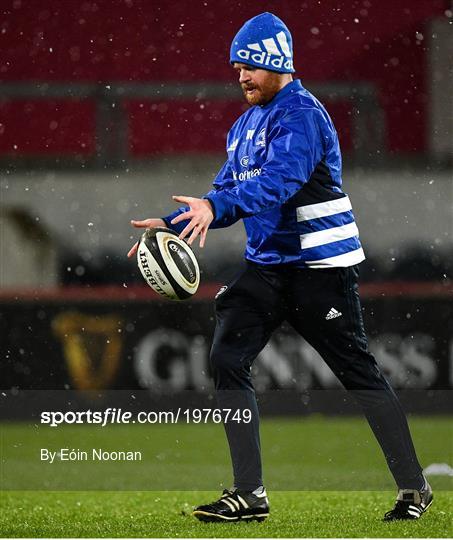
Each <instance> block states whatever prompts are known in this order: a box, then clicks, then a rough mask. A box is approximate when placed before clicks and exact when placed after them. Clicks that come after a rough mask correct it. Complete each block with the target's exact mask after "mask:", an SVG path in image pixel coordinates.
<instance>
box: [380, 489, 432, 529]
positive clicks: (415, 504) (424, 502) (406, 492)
mask: <svg viewBox="0 0 453 540" xmlns="http://www.w3.org/2000/svg"><path fill="white" fill-rule="evenodd" d="M432 502H433V492H432V489H431V486H430V485H429V484H428V482H425V488H424V489H423V490H422V491H417V490H416V489H400V490H399V491H398V497H397V498H396V504H395V508H393V510H390V512H387V513H386V514H385V516H384V521H395V520H397V519H418V518H419V517H420V516H421V515H422V514H423V512H426V510H428V508H429V507H430V506H431V504H432Z"/></svg>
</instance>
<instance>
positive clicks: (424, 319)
mask: <svg viewBox="0 0 453 540" xmlns="http://www.w3.org/2000/svg"><path fill="white" fill-rule="evenodd" d="M217 289H218V287H217V286H206V287H204V288H203V289H202V290H201V291H200V292H199V294H198V295H197V297H196V299H193V300H191V301H189V302H170V301H166V300H160V298H159V297H157V296H156V295H154V293H152V292H151V291H149V290H148V289H146V288H141V287H138V288H132V289H131V288H129V289H127V288H125V289H121V288H100V289H63V290H61V291H60V292H47V293H45V292H41V293H40V294H39V295H37V296H34V295H33V294H27V295H14V294H13V293H12V294H9V295H5V294H4V295H3V297H2V299H1V302H0V305H1V318H0V325H1V326H0V330H1V343H0V350H1V355H2V363H1V387H2V390H3V391H4V392H6V393H10V392H13V393H14V392H16V393H17V392H21V391H28V390H38V391H39V390H76V391H93V390H94V391H110V390H143V391H146V392H145V393H144V394H145V395H147V396H149V399H150V400H154V401H156V400H163V401H165V398H166V397H168V396H172V397H173V398H174V396H180V397H181V396H184V395H185V394H187V393H188V392H189V393H190V392H191V393H196V394H198V395H201V396H205V397H207V398H208V397H209V398H210V397H211V396H212V383H211V380H210V377H209V361H208V357H209V348H210V343H211V338H212V334H213V331H214V325H215V321H214V309H213V298H214V295H215V292H216V291H217ZM450 289H451V288H450ZM450 289H449V288H447V287H442V286H440V285H431V284H422V285H410V284H392V285H379V284H376V285H373V286H371V285H370V286H364V287H362V299H363V314H364V319H365V325H366V328H367V331H368V336H369V341H370V348H371V350H372V351H373V352H374V353H375V355H376V357H377V361H378V363H379V365H380V366H381V368H382V369H383V370H384V372H385V373H386V375H387V376H388V378H389V379H390V381H391V383H392V384H393V386H394V387H395V388H397V389H399V390H401V391H411V392H415V393H416V392H425V394H426V392H427V391H428V392H431V393H437V395H438V396H440V395H442V396H443V397H442V400H443V401H442V405H439V400H437V401H436V400H432V402H431V401H429V400H427V401H426V400H425V403H424V404H423V405H420V404H418V407H415V408H416V409H417V410H420V411H424V410H426V412H436V411H435V410H434V409H433V407H432V406H431V405H432V404H434V403H436V404H437V405H436V406H437V407H440V409H439V410H442V411H444V410H445V408H447V410H448V409H449V408H450V409H451V408H453V405H451V403H450V405H449V404H448V403H449V400H448V398H447V397H446V396H447V395H448V394H447V392H448V390H451V389H452V387H453V317H452V311H453V310H452V298H453V296H452V291H451V290H450ZM254 371H255V375H254V381H255V387H256V390H257V392H258V393H259V394H260V395H261V396H262V397H261V401H262V403H263V406H264V409H265V412H275V413H278V412H293V413H294V412H297V411H298V410H299V409H300V404H301V402H302V403H303V401H304V400H303V396H304V394H305V393H307V392H312V391H313V392H315V393H316V391H318V390H323V391H326V390H328V391H336V390H339V389H340V385H339V383H338V381H337V380H336V378H335V376H334V375H333V374H332V372H331V371H330V369H329V368H328V367H327V365H326V364H325V363H324V362H323V361H322V360H321V358H320V357H319V356H318V354H317V353H316V352H315V351H314V350H313V349H312V348H311V347H310V346H309V345H308V344H307V343H306V342H305V341H304V340H303V339H302V338H300V337H299V336H298V335H297V334H295V333H294V332H293V331H292V329H291V328H290V327H288V326H286V325H283V326H282V328H280V329H279V330H278V331H277V332H276V333H275V334H274V336H273V337H272V339H271V341H270V342H269V344H268V346H267V347H266V348H265V349H264V350H263V351H262V353H261V354H260V356H259V357H258V359H257V361H256V362H255V366H254ZM403 394H404V392H403ZM276 395H277V396H278V397H275V396H276ZM439 399H440V398H439ZM321 401H322V399H321ZM430 403H431V405H430ZM266 404H267V406H266ZM324 405H325V406H324V410H326V411H327V412H328V411H329V406H328V404H327V405H326V404H324ZM433 406H434V405H433ZM321 408H323V407H321ZM332 412H335V411H334V410H333V411H332Z"/></svg>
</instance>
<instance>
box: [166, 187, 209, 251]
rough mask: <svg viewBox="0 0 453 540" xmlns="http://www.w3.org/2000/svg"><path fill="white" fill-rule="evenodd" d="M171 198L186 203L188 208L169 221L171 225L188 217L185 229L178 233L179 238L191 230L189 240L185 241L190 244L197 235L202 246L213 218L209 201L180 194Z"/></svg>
mask: <svg viewBox="0 0 453 540" xmlns="http://www.w3.org/2000/svg"><path fill="white" fill-rule="evenodd" d="M173 200H174V201H178V202H181V203H184V204H187V206H189V210H188V211H187V212H184V213H182V214H180V215H179V216H176V217H175V218H174V219H173V220H172V222H171V223H172V225H175V224H176V223H179V222H180V221H186V220H188V219H190V221H189V223H188V224H187V225H186V227H185V229H184V230H183V231H182V232H181V234H180V235H179V238H181V240H182V239H183V238H185V237H186V236H187V235H188V234H189V233H190V232H191V231H192V234H191V235H190V237H189V240H187V243H188V244H189V245H191V244H192V243H193V241H194V240H195V238H196V237H197V236H198V235H199V236H200V247H201V248H202V247H204V244H205V242H206V235H207V234H208V229H209V225H210V223H211V222H212V220H213V219H214V213H213V211H212V207H211V203H210V202H209V201H207V200H206V199H196V198H195V197H183V196H182V195H177V196H176V195H174V196H173Z"/></svg>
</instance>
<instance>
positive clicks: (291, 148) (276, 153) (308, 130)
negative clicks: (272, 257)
mask: <svg viewBox="0 0 453 540" xmlns="http://www.w3.org/2000/svg"><path fill="white" fill-rule="evenodd" d="M315 114H316V112H315V111H311V110H306V109H305V110H304V109H297V110H296V109H291V110H289V111H286V112H285V113H284V114H283V115H282V116H281V117H280V118H278V119H276V120H275V121H274V123H273V126H272V128H271V129H270V130H269V133H268V136H267V138H268V152H267V159H266V161H265V163H264V164H263V166H262V167H261V173H260V174H259V175H258V176H255V177H253V178H251V179H248V180H246V181H244V182H241V183H240V184H238V185H235V186H234V187H226V188H225V189H223V190H220V191H215V192H210V193H209V194H207V195H206V198H207V199H209V201H210V202H211V204H212V206H213V208H214V210H215V216H216V222H218V223H229V224H230V223H234V222H235V221H237V220H238V219H241V218H243V217H247V216H251V215H254V214H259V213H260V212H263V211H266V210H270V209H272V208H274V207H276V206H281V205H282V204H283V203H284V202H286V201H287V200H288V199H289V198H290V197H292V196H293V195H294V194H295V193H296V192H297V191H299V189H300V188H301V187H303V185H304V184H305V183H306V182H307V181H308V180H309V178H310V176H311V174H312V172H313V171H314V169H315V167H316V165H317V164H318V162H319V161H320V160H321V158H322V155H323V150H322V141H321V140H320V136H319V130H318V125H317V119H316V117H315V116H314V115H315ZM223 226H226V225H223Z"/></svg>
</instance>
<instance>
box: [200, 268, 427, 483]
mask: <svg viewBox="0 0 453 540" xmlns="http://www.w3.org/2000/svg"><path fill="white" fill-rule="evenodd" d="M357 277H358V269H357V267H354V266H353V267H348V268H329V269H305V268H303V269H301V268H290V267H288V266H283V265H282V266H273V267H271V268H269V267H267V266H263V265H255V264H251V263H249V264H247V267H246V269H245V271H244V272H242V273H241V274H240V275H239V276H238V277H237V278H236V279H235V280H234V281H233V282H232V283H231V284H229V285H228V286H227V287H226V288H225V289H224V291H223V292H221V293H220V294H219V295H218V296H217V298H216V318H217V326H216V330H215V334H214V340H213V345H212V349H211V357H210V360H211V369H212V373H213V377H214V382H215V387H216V393H217V399H218V403H219V406H220V407H222V408H230V409H234V410H236V409H250V410H251V411H252V421H251V422H250V423H238V422H231V421H228V422H226V423H225V430H226V434H227V438H228V442H229V446H230V452H231V458H232V462H233V471H234V485H235V486H236V487H238V488H239V489H243V490H253V489H255V488H256V487H258V486H260V485H262V471H261V452H260V438H259V415H258V408H257V403H256V398H255V391H254V388H253V383H252V378H251V366H252V363H253V361H254V360H255V358H256V356H257V355H258V353H259V352H260V351H261V349H262V348H263V347H264V346H265V345H266V343H267V342H268V340H269V338H270V336H271V334H272V332H273V331H274V330H275V329H276V328H277V327H278V326H279V325H280V324H281V323H282V322H283V321H284V320H286V321H288V322H289V323H290V324H291V325H292V326H293V327H294V329H295V330H296V331H297V332H298V333H299V334H300V335H301V336H302V337H303V338H304V339H305V340H306V341H307V342H308V343H310V345H312V346H313V347H314V348H315V349H316V350H317V351H318V353H319V354H320V355H321V356H322V357H323V359H324V360H325V362H327V364H328V365H329V367H330V368H331V369H332V371H333V372H334V373H335V375H336V376H337V377H338V378H339V380H340V381H341V383H342V384H343V386H344V387H345V388H346V389H347V390H348V391H349V392H350V393H351V394H353V395H354V397H355V398H356V400H357V401H358V402H359V404H360V405H361V407H362V408H363V411H364V414H365V416H366V418H367V420H368V422H369V424H370V426H371V428H372V430H373V432H374V434H375V436H376V438H377V440H378V442H379V444H380V446H381V448H382V450H383V452H384V455H385V458H386V460H387V463H388V466H389V468H390V471H391V473H392V474H393V477H394V478H395V481H396V483H397V485H398V487H399V488H406V489H420V488H421V487H422V485H423V476H422V468H421V467H420V464H419V462H418V460H417V456H416V454H415V449H414V446H413V443H412V438H411V435H410V432H409V428H408V425H407V420H406V416H405V414H404V412H403V410H402V408H401V405H400V403H399V400H398V398H397V396H396V395H395V393H394V391H393V390H392V388H391V387H390V385H389V383H388V382H387V380H386V379H385V378H384V376H383V375H382V373H381V372H380V370H379V367H378V366H377V364H376V361H375V359H374V357H373V355H372V354H371V353H370V352H369V351H368V344H367V338H366V335H365V329H364V325H363V320H362V313H361V306H360V300H359V294H358V285H357ZM332 308H334V309H335V310H336V311H337V312H339V313H341V316H336V317H330V318H329V317H328V318H326V316H327V314H328V313H329V311H330V310H331V309H332ZM333 314H334V315H335V314H336V313H335V312H333Z"/></svg>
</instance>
